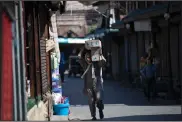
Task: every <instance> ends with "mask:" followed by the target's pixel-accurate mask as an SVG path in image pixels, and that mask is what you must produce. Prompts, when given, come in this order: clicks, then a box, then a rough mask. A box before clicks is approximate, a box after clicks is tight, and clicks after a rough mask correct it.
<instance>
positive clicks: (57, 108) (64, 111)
mask: <svg viewBox="0 0 182 122" xmlns="http://www.w3.org/2000/svg"><path fill="white" fill-rule="evenodd" d="M69 106H70V104H69V103H65V104H57V105H53V109H54V114H55V115H60V116H68V115H69Z"/></svg>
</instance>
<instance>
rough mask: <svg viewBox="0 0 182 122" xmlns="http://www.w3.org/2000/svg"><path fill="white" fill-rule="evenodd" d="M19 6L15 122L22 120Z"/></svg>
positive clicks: (16, 9) (16, 16)
mask: <svg viewBox="0 0 182 122" xmlns="http://www.w3.org/2000/svg"><path fill="white" fill-rule="evenodd" d="M18 6H19V4H18V3H17V4H15V18H16V21H15V23H16V27H15V28H16V50H15V51H16V59H17V60H16V64H15V65H16V85H17V86H16V95H17V103H18V104H17V120H22V107H21V105H22V100H21V99H22V98H21V82H20V81H21V78H20V76H21V72H20V47H19V44H20V38H19V37H20V34H19V17H18V15H19V11H18Z"/></svg>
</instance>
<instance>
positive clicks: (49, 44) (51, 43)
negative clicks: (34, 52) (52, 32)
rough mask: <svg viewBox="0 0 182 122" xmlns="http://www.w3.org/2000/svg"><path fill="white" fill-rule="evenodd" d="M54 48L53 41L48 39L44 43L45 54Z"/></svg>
mask: <svg viewBox="0 0 182 122" xmlns="http://www.w3.org/2000/svg"><path fill="white" fill-rule="evenodd" d="M53 48H55V41H54V40H53V39H49V40H47V41H46V52H48V51H50V50H52V49H53Z"/></svg>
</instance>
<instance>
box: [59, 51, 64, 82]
mask: <svg viewBox="0 0 182 122" xmlns="http://www.w3.org/2000/svg"><path fill="white" fill-rule="evenodd" d="M64 72H65V59H64V52H61V57H60V64H59V74H60V76H61V83H64Z"/></svg>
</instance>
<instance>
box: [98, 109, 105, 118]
mask: <svg viewBox="0 0 182 122" xmlns="http://www.w3.org/2000/svg"><path fill="white" fill-rule="evenodd" d="M99 115H100V119H103V118H104V113H103V111H102V110H99Z"/></svg>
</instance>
